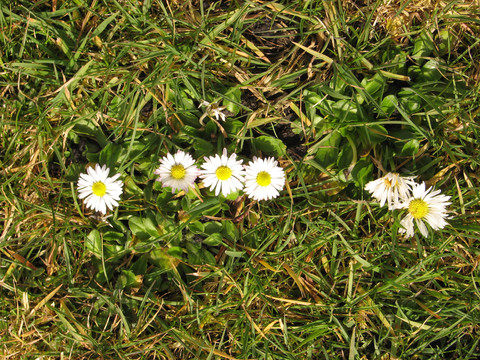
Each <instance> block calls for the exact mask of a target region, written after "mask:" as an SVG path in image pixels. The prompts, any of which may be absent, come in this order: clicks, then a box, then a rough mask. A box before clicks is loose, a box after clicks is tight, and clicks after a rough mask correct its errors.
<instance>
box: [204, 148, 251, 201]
mask: <svg viewBox="0 0 480 360" xmlns="http://www.w3.org/2000/svg"><path fill="white" fill-rule="evenodd" d="M201 168H202V170H201V173H200V177H201V178H202V180H203V184H204V185H205V186H206V187H210V190H211V191H213V189H215V195H216V196H218V194H220V191H221V192H222V194H223V196H227V195H228V194H231V193H232V192H235V191H237V190H242V189H243V176H244V172H245V171H244V169H243V164H242V161H241V160H237V155H236V154H232V155H230V157H228V156H227V149H223V154H222V156H218V154H217V155H215V156H210V157H209V158H205V162H204V163H203V164H202V166H201Z"/></svg>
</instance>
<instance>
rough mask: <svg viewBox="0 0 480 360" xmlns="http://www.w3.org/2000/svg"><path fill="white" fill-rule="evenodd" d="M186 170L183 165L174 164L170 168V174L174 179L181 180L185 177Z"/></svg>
mask: <svg viewBox="0 0 480 360" xmlns="http://www.w3.org/2000/svg"><path fill="white" fill-rule="evenodd" d="M186 173H187V171H186V170H185V168H184V167H183V165H174V166H172V170H170V174H171V175H172V177H173V178H174V179H175V180H181V179H183V178H184V177H185V174H186Z"/></svg>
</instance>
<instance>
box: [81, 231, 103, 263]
mask: <svg viewBox="0 0 480 360" xmlns="http://www.w3.org/2000/svg"><path fill="white" fill-rule="evenodd" d="M85 247H86V248H87V250H88V251H90V252H91V253H93V255H95V256H96V257H98V258H101V257H102V239H101V238H100V233H99V232H98V230H92V231H90V234H88V235H87V238H86V239H85Z"/></svg>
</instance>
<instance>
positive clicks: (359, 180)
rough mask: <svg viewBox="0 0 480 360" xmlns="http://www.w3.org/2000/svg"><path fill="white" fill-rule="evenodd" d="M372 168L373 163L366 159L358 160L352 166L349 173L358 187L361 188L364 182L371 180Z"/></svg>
mask: <svg viewBox="0 0 480 360" xmlns="http://www.w3.org/2000/svg"><path fill="white" fill-rule="evenodd" d="M372 169H373V164H372V162H371V161H370V160H368V159H361V160H359V161H358V162H357V164H356V165H355V166H354V167H353V170H352V173H351V175H352V178H353V180H354V181H355V184H356V185H357V186H358V187H360V188H362V189H363V187H364V186H365V184H366V183H367V182H369V181H370V180H371V177H372Z"/></svg>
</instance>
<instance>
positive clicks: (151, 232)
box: [128, 216, 159, 240]
mask: <svg viewBox="0 0 480 360" xmlns="http://www.w3.org/2000/svg"><path fill="white" fill-rule="evenodd" d="M128 226H129V228H130V231H131V232H132V234H133V235H135V236H136V237H138V238H139V239H141V240H147V239H150V238H151V237H154V238H155V237H157V236H159V233H158V231H157V229H156V227H155V225H154V224H153V222H152V220H150V219H148V218H145V219H144V218H141V217H138V216H132V217H131V218H130V219H128Z"/></svg>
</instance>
